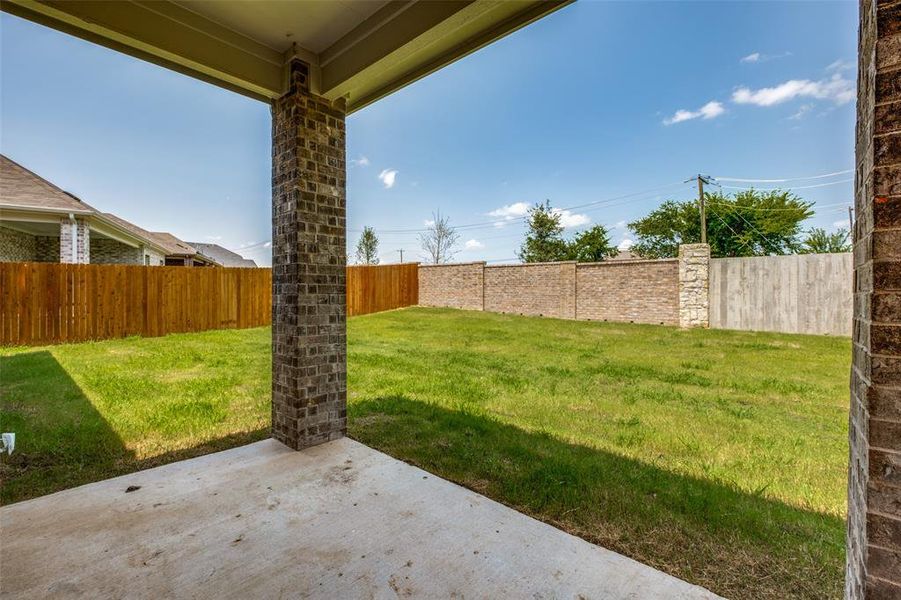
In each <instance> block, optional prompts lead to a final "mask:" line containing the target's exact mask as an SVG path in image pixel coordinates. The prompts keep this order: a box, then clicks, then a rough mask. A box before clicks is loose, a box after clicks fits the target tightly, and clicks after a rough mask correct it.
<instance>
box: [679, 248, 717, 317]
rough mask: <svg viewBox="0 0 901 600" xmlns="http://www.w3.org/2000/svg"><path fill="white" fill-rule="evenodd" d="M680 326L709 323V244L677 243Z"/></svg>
mask: <svg viewBox="0 0 901 600" xmlns="http://www.w3.org/2000/svg"><path fill="white" fill-rule="evenodd" d="M679 326H680V327H709V326H710V246H708V245H707V244H683V245H681V246H679Z"/></svg>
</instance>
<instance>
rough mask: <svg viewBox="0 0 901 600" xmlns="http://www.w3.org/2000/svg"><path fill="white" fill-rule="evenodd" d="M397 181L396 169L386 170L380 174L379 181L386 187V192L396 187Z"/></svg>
mask: <svg viewBox="0 0 901 600" xmlns="http://www.w3.org/2000/svg"><path fill="white" fill-rule="evenodd" d="M396 179H397V171H396V170H394V169H384V170H382V172H381V173H379V181H381V182H382V185H384V186H385V189H386V190H390V189H391V188H393V187H394V182H395V180H396Z"/></svg>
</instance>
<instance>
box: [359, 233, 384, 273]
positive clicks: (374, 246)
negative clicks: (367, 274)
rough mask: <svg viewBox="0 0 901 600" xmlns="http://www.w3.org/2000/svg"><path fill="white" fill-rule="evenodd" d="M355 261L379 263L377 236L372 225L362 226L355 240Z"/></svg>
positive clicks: (364, 263) (362, 263) (370, 263)
mask: <svg viewBox="0 0 901 600" xmlns="http://www.w3.org/2000/svg"><path fill="white" fill-rule="evenodd" d="M357 263H358V264H361V265H377V264H379V238H378V237H377V236H376V235H375V230H373V229H372V227H368V226H367V227H364V228H363V233H362V234H361V235H360V239H359V240H358V241H357Z"/></svg>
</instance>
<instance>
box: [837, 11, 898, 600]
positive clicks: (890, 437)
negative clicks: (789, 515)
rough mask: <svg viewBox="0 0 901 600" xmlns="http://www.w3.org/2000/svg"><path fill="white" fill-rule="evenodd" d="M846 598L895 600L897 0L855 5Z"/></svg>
mask: <svg viewBox="0 0 901 600" xmlns="http://www.w3.org/2000/svg"><path fill="white" fill-rule="evenodd" d="M859 33H860V38H859V55H858V61H859V69H858V89H857V93H858V96H857V149H856V155H857V157H856V167H857V174H856V178H855V179H856V181H855V210H856V219H855V225H854V332H853V340H852V342H853V350H852V366H851V409H850V418H849V428H848V429H849V431H848V435H849V441H850V456H849V470H848V536H847V568H846V577H845V597H846V598H848V599H858V598H871V599H873V600H876V599H881V598H901V118H899V115H901V2H899V1H897V0H894V1H885V0H862V1H861V3H860V32H859Z"/></svg>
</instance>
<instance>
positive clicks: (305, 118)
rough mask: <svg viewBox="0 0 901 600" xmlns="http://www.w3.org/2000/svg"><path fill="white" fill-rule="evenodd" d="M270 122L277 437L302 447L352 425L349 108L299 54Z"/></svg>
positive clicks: (339, 433) (274, 427) (337, 434)
mask: <svg viewBox="0 0 901 600" xmlns="http://www.w3.org/2000/svg"><path fill="white" fill-rule="evenodd" d="M272 128H273V131H272V436H273V437H274V438H275V439H277V440H279V441H281V442H283V443H284V444H287V445H288V446H290V447H291V448H295V449H301V448H305V447H308V446H313V445H315V444H319V443H322V442H326V441H329V440H333V439H336V438H339V437H341V436H343V435H344V434H345V432H346V430H347V343H346V312H345V310H346V297H345V266H346V263H347V257H346V250H345V238H346V222H345V183H346V170H345V137H344V109H343V106H342V107H335V106H334V105H333V104H332V103H330V102H329V101H327V100H325V99H323V98H320V97H317V96H314V95H313V94H311V93H310V91H309V71H308V67H307V65H306V64H305V63H302V62H300V61H295V62H294V63H292V65H291V72H290V89H289V92H288V93H287V94H286V95H285V96H283V97H282V98H280V99H279V100H277V101H275V102H274V103H273V106H272Z"/></svg>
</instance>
